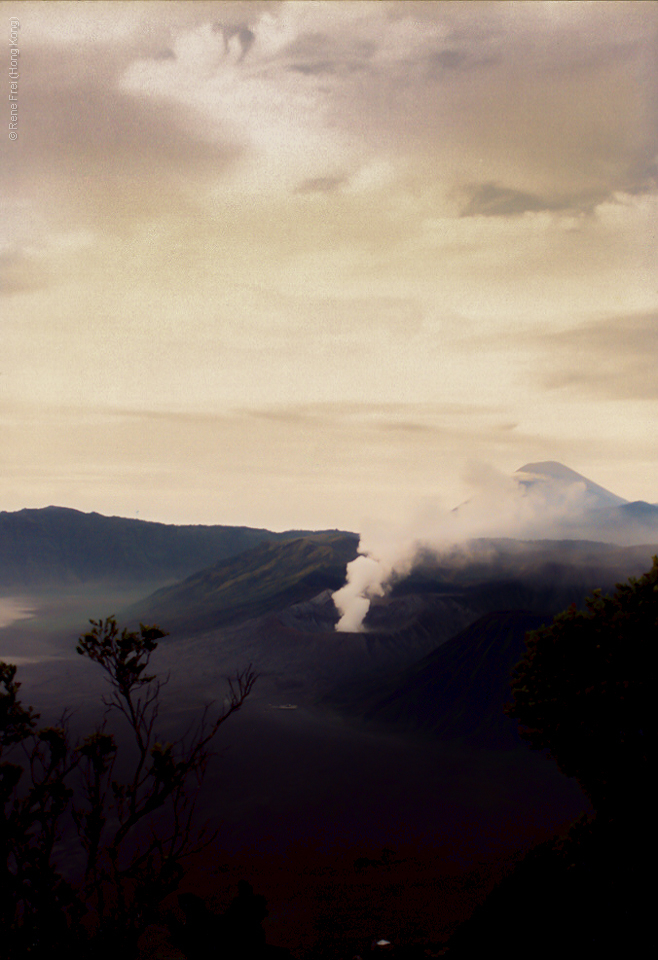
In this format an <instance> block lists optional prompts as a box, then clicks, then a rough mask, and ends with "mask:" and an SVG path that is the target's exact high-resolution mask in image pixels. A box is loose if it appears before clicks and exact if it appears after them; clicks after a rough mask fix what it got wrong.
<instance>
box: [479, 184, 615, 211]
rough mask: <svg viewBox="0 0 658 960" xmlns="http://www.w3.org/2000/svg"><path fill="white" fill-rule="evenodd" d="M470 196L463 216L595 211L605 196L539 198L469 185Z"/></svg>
mask: <svg viewBox="0 0 658 960" xmlns="http://www.w3.org/2000/svg"><path fill="white" fill-rule="evenodd" d="M463 192H464V193H465V194H466V196H467V197H468V199H467V201H466V203H465V204H464V206H463V207H462V210H461V214H460V216H462V217H518V216H521V215H522V214H524V213H538V212H540V211H545V210H551V211H552V210H563V211H569V212H573V211H574V210H583V209H585V210H587V209H588V210H590V211H591V210H593V209H594V208H595V207H596V205H597V204H598V203H600V202H601V200H603V199H604V197H603V196H602V195H601V194H596V195H591V194H590V195H586V196H580V197H555V198H552V199H550V198H546V197H540V196H538V195H536V194H532V193H524V192H523V191H522V190H514V189H512V188H510V187H503V186H501V185H500V184H497V183H480V184H470V185H468V186H466V187H465V188H463Z"/></svg>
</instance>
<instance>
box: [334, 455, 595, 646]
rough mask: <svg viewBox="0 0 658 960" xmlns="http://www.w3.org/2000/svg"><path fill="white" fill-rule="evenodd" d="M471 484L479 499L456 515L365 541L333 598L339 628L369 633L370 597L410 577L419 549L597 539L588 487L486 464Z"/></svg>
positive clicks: (420, 518)
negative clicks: (489, 541) (501, 540)
mask: <svg viewBox="0 0 658 960" xmlns="http://www.w3.org/2000/svg"><path fill="white" fill-rule="evenodd" d="M464 479H465V481H466V482H467V483H468V485H469V486H470V487H471V488H473V490H474V493H473V496H472V497H471V498H470V499H469V500H467V501H466V502H465V503H463V504H462V505H461V506H460V507H458V508H457V509H456V510H452V511H444V510H443V511H439V510H438V509H436V508H434V509H425V511H424V512H423V514H422V515H417V516H416V517H415V518H414V519H413V520H412V521H411V523H409V524H408V525H407V526H406V527H405V528H397V529H396V528H393V527H390V528H383V527H381V526H380V527H379V529H377V530H375V531H370V532H368V533H366V534H364V535H362V537H361V541H360V543H359V554H360V556H358V557H357V558H356V560H354V561H353V562H352V563H350V564H348V566H347V582H346V584H345V586H344V587H342V588H341V589H340V590H338V591H337V592H336V593H334V595H333V599H334V603H335V605H336V607H337V609H338V611H339V612H340V614H341V617H340V620H339V621H338V623H337V625H336V629H337V630H341V631H350V632H357V631H360V630H362V629H363V621H364V619H365V616H366V614H367V612H368V610H369V608H370V601H371V599H372V598H373V597H381V596H384V595H385V594H386V592H387V589H388V588H389V586H390V584H391V581H392V580H393V579H394V578H395V577H396V576H404V575H406V574H407V573H408V572H409V571H410V569H411V567H412V564H413V561H414V558H415V557H416V556H417V554H418V552H419V551H420V550H424V551H431V552H432V553H435V554H437V555H441V554H443V553H447V552H449V551H451V550H454V549H455V548H456V547H459V546H462V545H464V544H466V543H468V541H469V540H475V539H476V538H495V537H510V538H515V539H519V540H540V539H553V538H554V539H559V538H584V539H597V536H596V534H594V536H592V529H593V521H592V519H591V518H592V517H593V514H592V513H591V511H592V510H595V509H596V507H597V503H596V498H595V497H593V495H592V493H591V491H590V490H589V489H588V487H587V484H586V483H585V482H584V481H581V480H570V479H567V480H564V481H562V480H558V481H550V482H547V481H546V479H545V478H543V477H541V476H540V477H532V476H525V475H523V474H521V475H518V476H515V477H508V476H506V475H504V474H502V473H500V472H499V471H497V470H495V469H494V468H493V467H490V466H488V465H487V464H473V465H471V467H470V469H469V471H468V474H467V475H466V476H465V478H464ZM588 511H590V514H589V517H590V519H589V520H588Z"/></svg>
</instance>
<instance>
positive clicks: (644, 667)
mask: <svg viewBox="0 0 658 960" xmlns="http://www.w3.org/2000/svg"><path fill="white" fill-rule="evenodd" d="M657 640H658V557H654V558H653V566H652V568H651V570H649V571H648V572H647V573H646V574H644V576H642V577H640V578H639V579H636V578H634V577H631V578H630V579H629V580H628V581H627V582H625V583H619V584H617V586H616V589H615V591H614V593H613V594H612V595H610V596H602V595H601V592H600V591H598V590H597V591H594V593H593V595H592V596H590V597H588V598H587V600H586V608H585V610H577V609H576V607H575V605H572V606H571V607H570V608H569V609H568V610H566V611H564V612H563V613H560V614H558V616H556V617H555V618H554V620H553V622H552V624H550V625H548V626H543V627H540V628H539V629H538V630H535V631H533V632H531V633H529V634H528V637H527V653H526V655H525V657H524V659H523V660H522V661H521V663H520V664H519V665H518V667H517V668H516V671H515V673H514V676H513V679H512V695H513V701H512V703H511V704H510V705H508V707H507V713H508V715H509V716H511V717H515V718H516V719H517V720H518V721H519V724H520V732H521V735H522V736H523V737H524V738H525V739H526V740H527V741H528V743H529V744H530V746H531V747H532V748H534V749H540V750H541V749H547V750H548V751H549V753H550V755H551V757H553V758H554V759H555V761H556V762H557V764H558V766H559V768H560V770H562V772H563V773H565V774H566V775H567V776H569V777H575V778H576V779H577V781H578V782H579V784H580V785H581V787H582V789H583V790H584V791H585V793H586V794H587V796H588V797H589V799H590V800H591V802H592V804H593V806H594V807H595V808H596V809H597V811H600V812H602V813H604V814H605V815H608V816H613V815H615V813H617V812H621V811H623V810H627V809H629V808H630V807H633V808H635V809H636V810H638V808H639V807H641V805H643V804H646V803H647V802H648V798H649V787H650V785H652V783H653V777H652V776H651V773H652V767H653V764H654V760H653V758H654V751H655V746H656V721H655V710H654V708H653V706H652V699H653V695H654V681H653V677H654V673H655V670H654V667H653V664H654V658H655V653H656V641H657Z"/></svg>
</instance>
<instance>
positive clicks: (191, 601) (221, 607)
mask: <svg viewBox="0 0 658 960" xmlns="http://www.w3.org/2000/svg"><path fill="white" fill-rule="evenodd" d="M357 546H358V537H357V536H356V535H355V534H347V533H337V532H329V533H317V534H310V535H308V536H305V537H301V538H297V539H294V540H291V541H289V542H287V543H272V542H263V543H261V544H259V545H258V546H256V547H254V548H252V549H251V550H247V551H245V552H244V553H241V554H240V555H239V556H237V557H232V558H229V559H226V560H221V561H219V562H217V563H215V564H213V565H212V566H210V567H207V568H205V569H203V570H201V571H200V572H198V573H196V574H193V575H192V576H190V577H188V578H187V579H186V580H184V581H183V582H182V583H178V584H175V585H174V586H172V587H165V588H163V589H161V590H158V591H156V592H155V593H154V594H152V595H151V596H150V597H147V598H145V600H144V601H142V602H141V603H139V604H135V605H134V606H133V607H131V608H130V609H129V610H128V611H125V614H126V615H128V616H132V617H136V616H138V617H139V618H140V619H141V620H142V621H145V620H148V621H149V622H158V623H161V624H163V625H164V626H166V629H167V630H169V631H170V632H172V631H180V630H185V631H187V632H199V631H202V630H207V629H210V628H213V627H218V626H223V625H226V624H229V623H237V622H240V621H241V620H247V619H251V618H253V617H259V616H262V615H264V614H266V613H268V612H270V611H273V610H283V609H284V608H286V607H289V606H291V605H293V604H298V603H301V602H302V601H305V600H310V599H311V598H312V597H314V596H316V595H317V594H319V593H322V591H324V590H336V589H338V587H340V586H342V584H343V583H344V581H345V569H346V566H347V564H348V563H349V562H350V561H351V560H353V559H354V558H355V557H356V551H357Z"/></svg>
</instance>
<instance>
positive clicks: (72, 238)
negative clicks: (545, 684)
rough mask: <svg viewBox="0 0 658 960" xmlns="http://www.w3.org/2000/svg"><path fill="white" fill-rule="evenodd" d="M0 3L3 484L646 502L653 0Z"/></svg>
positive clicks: (234, 510)
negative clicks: (13, 20)
mask: <svg viewBox="0 0 658 960" xmlns="http://www.w3.org/2000/svg"><path fill="white" fill-rule="evenodd" d="M1 6H2V15H3V17H2V20H3V23H4V27H3V29H4V31H5V42H4V49H5V59H6V61H7V67H8V66H9V51H10V36H9V34H10V23H9V18H10V17H17V18H18V19H19V21H20V26H19V27H18V29H17V33H18V43H17V48H18V49H19V51H20V54H19V63H20V71H19V73H20V77H19V80H18V101H17V102H18V116H19V126H18V139H17V140H13V141H12V140H10V139H9V138H8V135H7V133H5V134H4V137H3V138H2V143H1V146H0V150H1V151H2V155H1V156H0V163H1V171H2V172H1V174H0V176H1V177H2V192H1V198H0V202H1V203H2V217H1V222H0V229H1V231H2V238H1V241H0V243H1V245H0V262H1V264H0V268H1V273H0V280H1V284H2V300H1V307H0V309H1V310H2V321H1V323H2V328H1V333H0V335H1V350H0V450H1V455H2V470H1V473H0V509H4V510H16V509H20V508H22V507H34V506H45V505H47V504H51V503H56V504H60V505H63V506H71V507H76V508H78V509H82V510H97V511H98V512H100V513H106V514H119V515H123V516H132V517H134V516H139V517H141V518H143V519H153V520H162V521H167V522H176V523H230V524H248V525H252V526H267V527H270V528H277V529H282V528H290V527H314V528H325V527H341V528H349V529H353V530H359V529H361V528H362V524H363V523H364V522H366V521H368V520H372V519H382V520H386V519H393V520H396V519H400V517H401V515H402V514H404V513H408V512H410V511H412V512H413V511H417V510H419V511H421V512H422V510H423V509H425V507H427V505H428V504H435V503H439V504H443V505H445V506H446V507H451V506H453V505H454V504H455V503H458V502H460V500H462V499H464V496H465V495H467V493H468V483H467V482H466V481H465V479H464V478H468V476H469V475H472V474H473V471H474V467H473V464H476V465H477V464H479V463H485V464H491V465H493V466H494V467H495V468H497V469H498V470H501V471H503V472H504V473H511V472H513V471H514V470H516V469H517V468H518V467H520V466H521V465H522V464H524V463H526V462H528V461H537V460H560V461H562V462H564V463H566V464H568V465H569V466H570V467H572V468H573V469H575V470H577V471H579V472H581V473H583V474H585V475H587V476H589V477H591V479H593V480H595V481H596V482H598V483H600V484H602V485H603V486H606V487H608V488H610V489H612V490H614V491H615V492H616V493H619V494H620V495H621V496H624V497H626V498H628V499H646V500H649V501H651V502H656V501H658V443H657V440H658V428H657V423H658V326H657V324H658V280H657V277H658V271H657V269H656V268H657V266H658V264H657V263H656V260H657V256H656V254H657V245H656V213H657V207H658V188H657V156H658V147H657V144H656V140H657V137H658V116H657V114H658V96H657V73H658V66H657V65H658V50H657V46H658V43H657V41H658V35H657V34H658V5H657V4H656V3H654V2H587V3H584V2H484V3H478V2H448V3H444V2H429V3H415V2H408V0H407V2H393V3H388V2H355V3H351V2H332V0H313V2H290V3H259V2H245V3H242V2H229V3H205V2H194V3H184V2H164V3H161V2H147V3H141V2H109V3H103V2H95V3H77V2H63V3H59V2H37V3H33V2H15V0H12V2H10V3H4V2H3V3H2V4H1ZM7 74H8V70H5V71H4V72H3V75H4V76H5V77H7ZM3 82H4V88H5V94H4V96H3V97H2V98H1V99H2V102H4V103H5V107H4V110H5V120H4V127H5V130H7V128H8V122H9V108H8V105H7V101H8V96H7V94H8V92H9V80H8V79H5V80H4V81H3ZM477 469H478V468H476V470H475V472H477Z"/></svg>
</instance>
